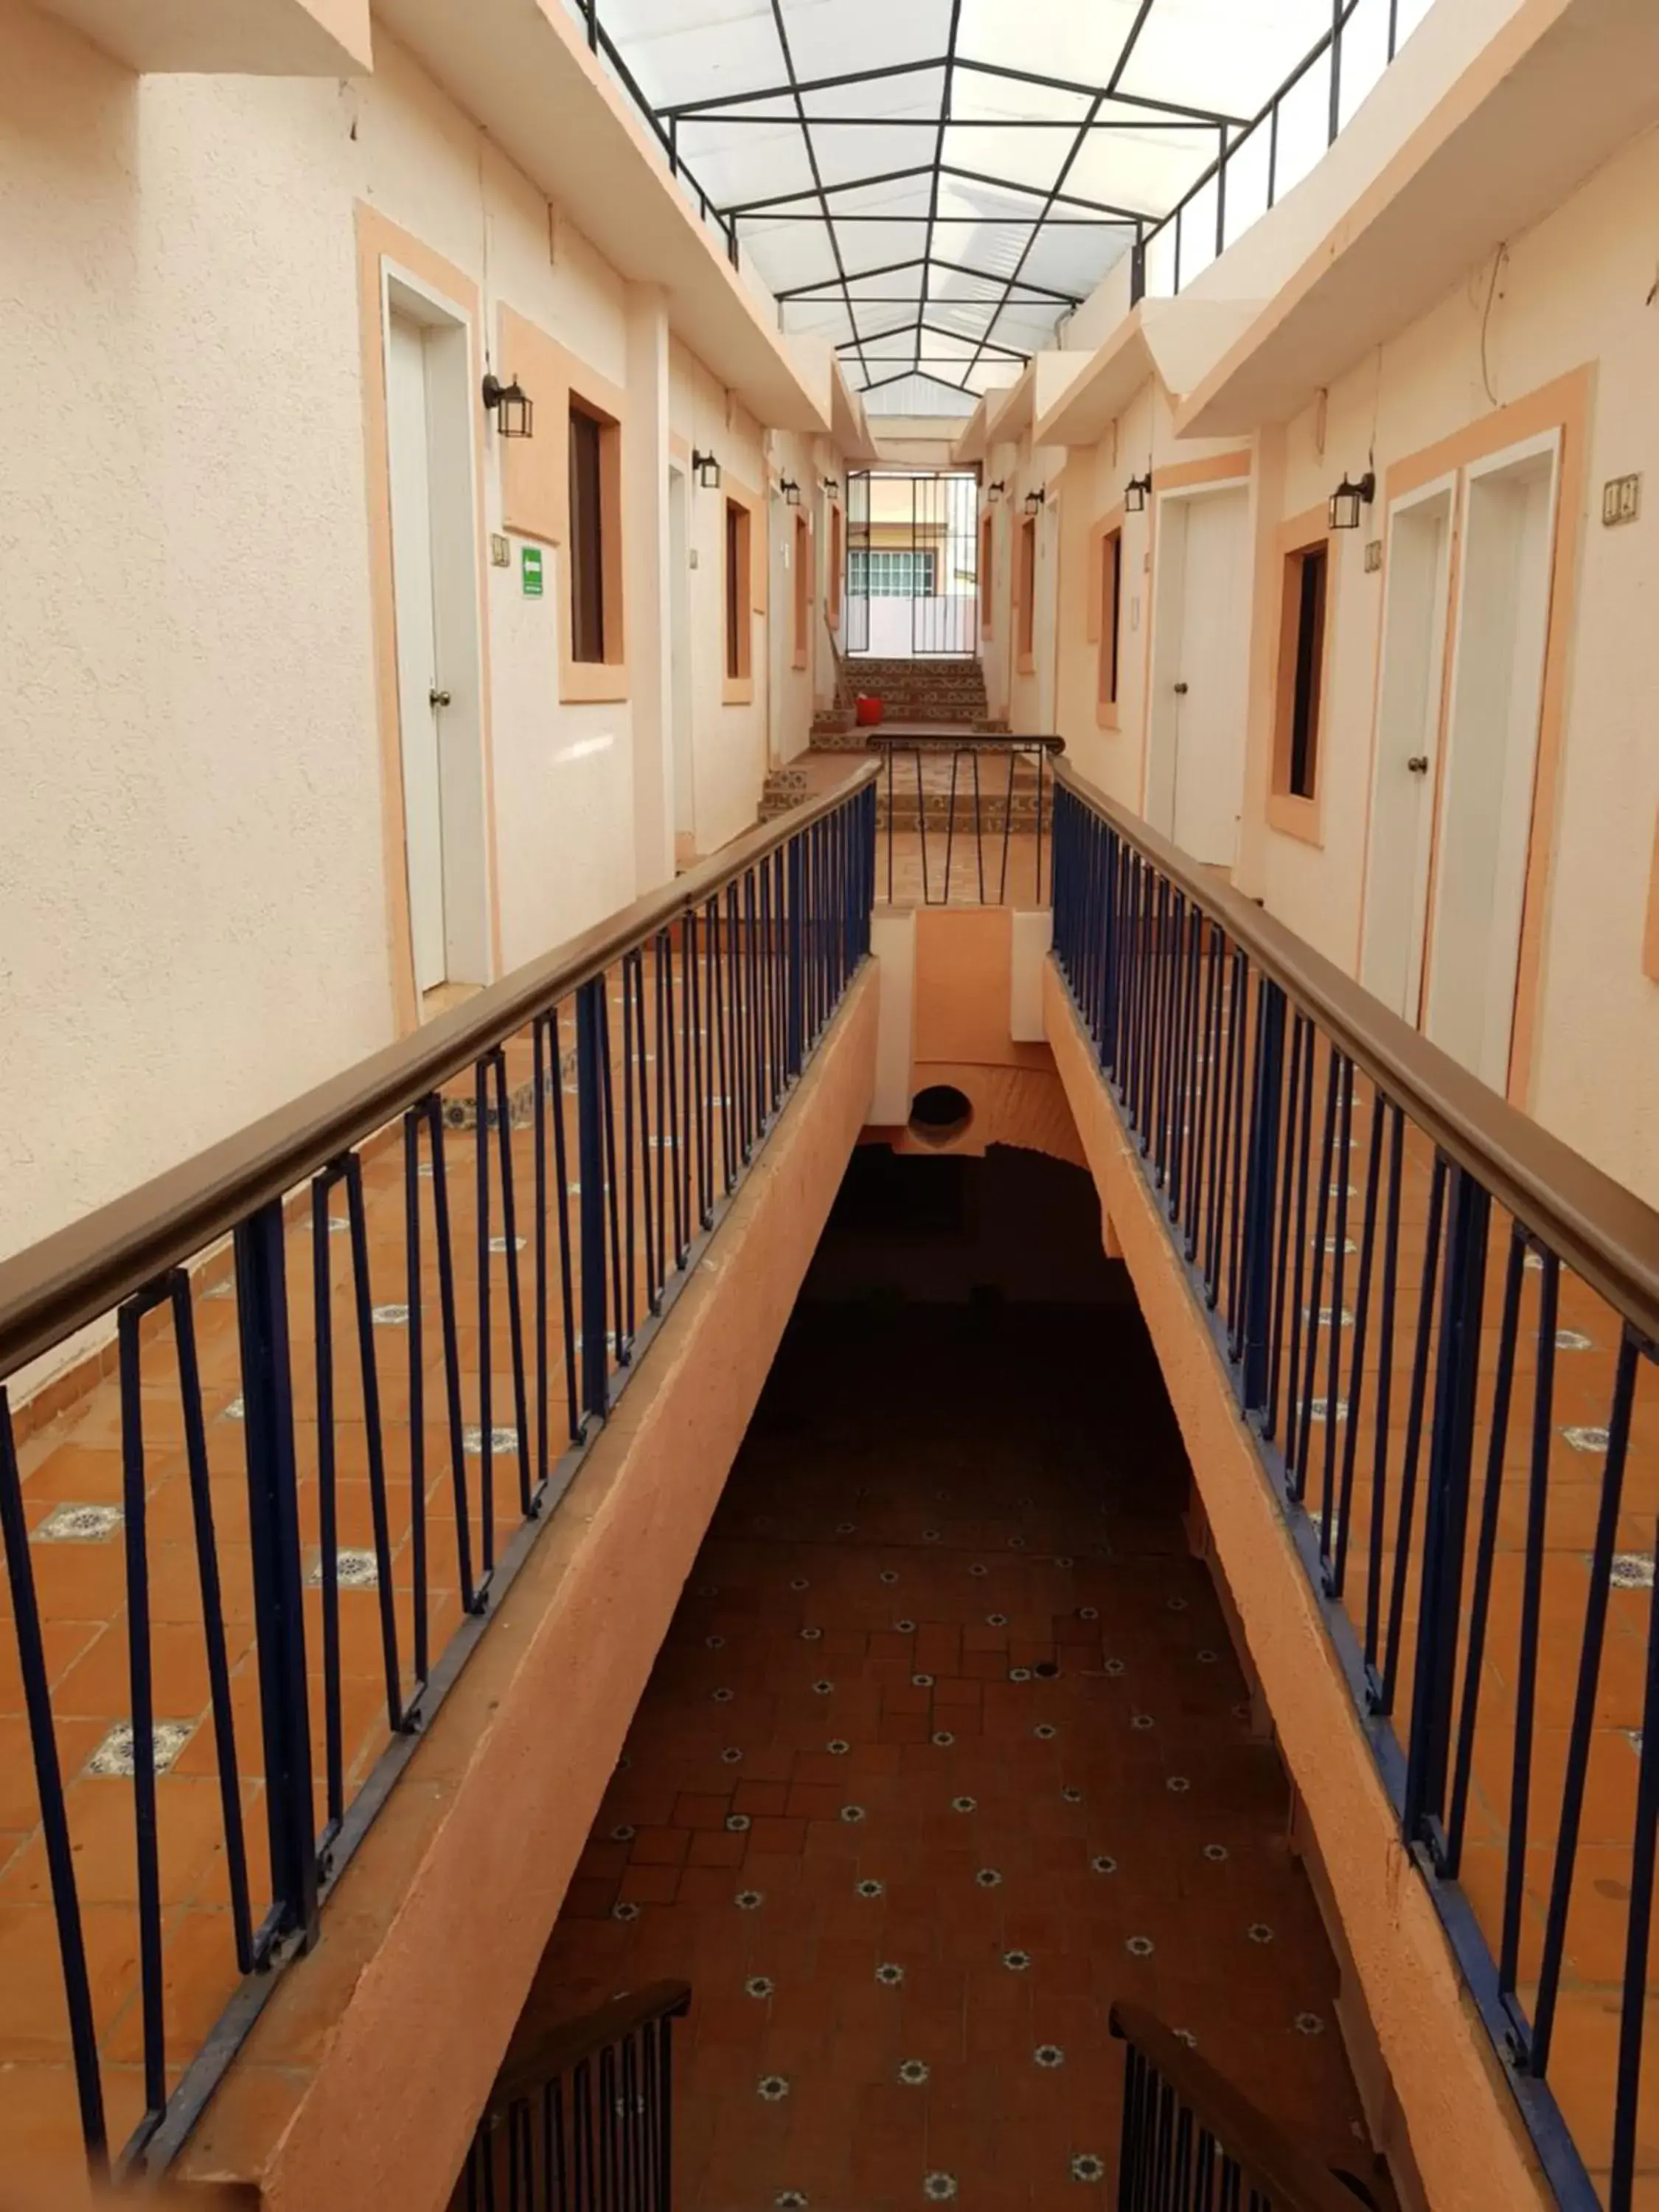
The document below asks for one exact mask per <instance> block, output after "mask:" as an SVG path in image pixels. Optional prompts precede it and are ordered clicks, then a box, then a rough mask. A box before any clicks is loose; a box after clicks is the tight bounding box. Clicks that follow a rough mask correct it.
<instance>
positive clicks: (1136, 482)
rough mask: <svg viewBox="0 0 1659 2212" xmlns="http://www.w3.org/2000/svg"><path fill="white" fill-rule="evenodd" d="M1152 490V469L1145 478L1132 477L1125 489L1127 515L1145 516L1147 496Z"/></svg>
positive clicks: (1124, 497)
mask: <svg viewBox="0 0 1659 2212" xmlns="http://www.w3.org/2000/svg"><path fill="white" fill-rule="evenodd" d="M1151 490H1152V471H1151V470H1150V469H1148V470H1147V471H1146V475H1145V476H1144V477H1130V479H1129V481H1128V483H1126V484H1125V485H1124V487H1123V512H1124V513H1125V514H1144V513H1146V498H1147V495H1148V493H1149V492H1150V491H1151Z"/></svg>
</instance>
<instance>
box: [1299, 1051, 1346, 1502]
mask: <svg viewBox="0 0 1659 2212" xmlns="http://www.w3.org/2000/svg"><path fill="white" fill-rule="evenodd" d="M1310 1078H1311V1069H1310ZM1340 1088H1341V1076H1340V1064H1339V1060H1338V1054H1337V1049H1336V1047H1335V1046H1334V1045H1332V1047H1331V1048H1330V1050H1329V1054H1328V1057H1327V1060H1326V1063H1325V1115H1324V1128H1323V1133H1322V1136H1321V1138H1320V1146H1319V1187H1318V1195H1317V1197H1316V1200H1315V1202H1314V1234H1313V1278H1312V1281H1311V1283H1310V1286H1309V1291H1308V1315H1307V1320H1308V1356H1307V1364H1306V1365H1305V1366H1304V1369H1303V1373H1302V1398H1301V1403H1300V1406H1299V1407H1298V1413H1299V1420H1298V1425H1297V1431H1296V1457H1295V1460H1294V1462H1290V1472H1291V1474H1292V1476H1293V1478H1294V1479H1293V1480H1292V1482H1291V1497H1292V1498H1297V1499H1301V1498H1304V1497H1305V1496H1306V1495H1307V1489H1308V1459H1309V1454H1310V1445H1311V1441H1312V1432H1313V1399H1314V1382H1315V1379H1316V1376H1317V1375H1318V1372H1319V1332H1320V1328H1321V1327H1322V1323H1321V1322H1320V1318H1319V1316H1320V1309H1321V1307H1322V1304H1323V1303H1324V1291H1325V1244H1326V1237H1325V1225H1326V1222H1327V1220H1328V1210H1329V1206H1330V1194H1331V1164H1332V1162H1333V1160H1334V1157H1335V1152H1336V1111H1337V1094H1338V1092H1339V1091H1340ZM1305 1171H1306V1164H1305V1163H1304V1173H1305ZM1298 1226H1299V1224H1298ZM1325 1410H1326V1414H1327V1418H1329V1416H1330V1414H1331V1413H1332V1411H1333V1409H1332V1408H1331V1407H1326V1409H1325Z"/></svg>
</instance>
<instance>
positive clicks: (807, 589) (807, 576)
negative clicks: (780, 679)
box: [794, 514, 812, 668]
mask: <svg viewBox="0 0 1659 2212" xmlns="http://www.w3.org/2000/svg"><path fill="white" fill-rule="evenodd" d="M811 625H812V532H811V530H810V528H809V527H808V526H807V521H806V517H805V515H804V514H798V515H797V516H796V517H795V651H794V665H795V666H796V667H797V668H805V665H806V655H807V647H808V645H809V643H810V642H811Z"/></svg>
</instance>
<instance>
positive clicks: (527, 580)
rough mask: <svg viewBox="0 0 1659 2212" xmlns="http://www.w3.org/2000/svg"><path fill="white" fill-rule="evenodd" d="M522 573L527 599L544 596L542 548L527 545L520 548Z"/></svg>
mask: <svg viewBox="0 0 1659 2212" xmlns="http://www.w3.org/2000/svg"><path fill="white" fill-rule="evenodd" d="M519 560H520V575H521V576H522V578H523V580H524V595H525V597H526V599H540V597H541V596H542V549H541V547H540V546H539V545H526V546H523V547H521V548H520V553H519Z"/></svg>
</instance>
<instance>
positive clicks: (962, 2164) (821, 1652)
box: [521, 1299, 1368, 2212]
mask: <svg viewBox="0 0 1659 2212" xmlns="http://www.w3.org/2000/svg"><path fill="white" fill-rule="evenodd" d="M1187 1480H1188V1478H1187V1471H1186V1468H1185V1464H1184V1461H1183V1458H1182V1449H1181V1445H1180V1441H1179V1437H1178V1435H1177V1432H1176V1428H1175V1425H1174V1422H1173V1419H1172V1417H1171V1415H1170V1410H1169V1407H1168V1404H1167V1401H1166V1400H1165V1398H1164V1393H1163V1389H1162V1384H1161V1382H1160V1380H1159V1377H1158V1370H1157V1366H1156V1363H1155V1361H1154V1359H1153V1357H1152V1352H1151V1349H1150V1346H1149V1345H1148V1343H1147V1341H1146V1338H1145V1335H1144V1334H1143V1333H1142V1331H1141V1328H1140V1326H1139V1321H1138V1319H1137V1317H1136V1316H1135V1315H1134V1312H1133V1308H1132V1307H1131V1306H1128V1305H1127V1304H1115V1305H1114V1304H1108V1305H1094V1306H1091V1307H1088V1308H1079V1309H1060V1308H1038V1307H1030V1306H1026V1307H1019V1306H1014V1305H1006V1304H1002V1303H1001V1302H1000V1301H999V1300H991V1301H983V1300H981V1301H979V1302H975V1303H969V1304H959V1305H955V1306H936V1307H924V1306H920V1305H906V1304H902V1302H900V1301H896V1300H892V1299H889V1300H886V1301H884V1302H882V1301H878V1302H866V1304H853V1305H843V1306H838V1307H829V1306H816V1307H814V1306H805V1305H804V1306H803V1307H802V1308H801V1309H800V1310H799V1311H798V1313H797V1315H796V1316H795V1319H794V1321H793V1323H792V1325H791V1327H790V1329H789V1332H788V1334H787V1337H786V1340H785V1343H784V1346H783V1350H782V1352H781V1355H780V1358H779V1359H778V1362H777V1364H776V1366H775V1370H774V1372H773V1376H772V1378H771V1381H770V1383H769V1388H768V1390H767V1393H766V1395H765V1398H764V1400H763V1403H762V1406H761V1407H760V1409H759V1411H758V1413H757V1418H756V1420H755V1422H754V1425H753V1426H752V1428H751V1431H750V1436H749V1438H748V1440H747V1443H745V1446H744V1449H743V1452H742V1454H741V1455H740V1457H739V1460H738V1464H737V1466H736V1468H735V1469H734V1471H733V1474H732V1479H731V1481H730V1483H729V1485H728V1486H727V1490H726V1496H725V1498H724V1501H723V1503H722V1505H721V1507H720V1512H719V1514H718V1516H717V1518H716V1520H715V1522H714V1526H713V1528H711V1530H710V1532H709V1534H708V1539H707V1541H706V1542H705V1544H704V1546H703V1547H702V1554H701V1556H700V1558H699V1560H698V1562H697V1565H696V1569H695V1570H694V1572H693V1574H692V1577H691V1578H690V1583H689V1585H688V1587H687V1589H686V1592H685V1595H684V1601H683V1603H682V1605H681V1607H680V1609H679V1612H678V1617H677V1619H676V1620H675V1622H674V1624H673V1626H672V1628H671V1631H670V1633H669V1636H668V1638H667V1640H666V1642H665V1645H664V1647H663V1650H662V1651H661V1654H660V1656H659V1660H658V1662H657V1666H656V1668H655V1671H654V1673H653V1677H652V1680H651V1682H650V1685H649V1687H648V1689H647V1692H646V1694H645V1697H644V1699H643V1701H642V1703H641V1706H640V1709H639V1711H638V1713H637V1715H636V1717H635V1723H634V1727H633V1729H632V1732H631V1735H630V1736H629V1741H628V1745H627V1747H626V1751H625V1753H624V1754H623V1759H622V1761H621V1763H620V1765H619V1767H618V1770H617V1774H616V1777H615V1780H614V1783H613V1785H612V1787H611V1791H610V1793H609V1795H608V1796H607V1798H606V1800H605V1804H604V1807H603V1808H602V1810H601V1812H600V1814H599V1819H598V1820H597V1822H596V1823H595V1826H594V1828H593V1832H592V1838H591V1840H590V1843H589V1844H588V1847H587V1850H586V1855H585V1857H584V1858H583V1861H582V1863H581V1866H580V1872H579V1875H578V1878H577V1880H576V1881H575V1882H574V1886H573V1888H572V1890H571V1893H570V1894H569V1897H568V1900H567V1904H566V1906H565V1909H564V1912H563V1914H562V1917H561V1920H560V1922H559V1924H558V1926H557V1928H556V1931H555V1933H554V1936H553V1938H552V1941H551V1942H550V1948H549V1950H548V1953H547V1954H546V1957H545V1959H544V1962H543V1966H542V1968H541V1970H540V1973H539V1976H538V1983H537V1987H536V1989H535V1990H534V1992H533V1993H532V2000H531V2003H530V2005H529V2007H528V2008H527V2011H526V2027H525V2030H521V2033H525V2032H527V2031H528V2030H529V2029H530V2027H532V2024H533V2025H537V2026H544V2025H546V2024H548V2023H550V2022H551V2021H556V2020H559V2019H562V2018H568V2017H572V2016H574V2015H577V2014H579V2013H580V2012H582V2011H584V2010H586V2008H589V2007H590V2006H592V2005H593V2004H596V2003H599V2002H604V2001H605V2000H606V1999H608V1998H610V1997H611V1996H613V1995H614V1994H616V1993H617V1991H619V1990H623V1989H626V1988H630V1987H638V1986H640V1985H641V1984H645V1983H647V1982H649V1981H652V1980H654V1979H657V1978H668V1977H683V1978H685V1979H687V1980H689V1981H690V1984H691V1985H692V1990H693V1996H692V2004H691V2011H690V2017H689V2019H688V2020H687V2021H685V2022H684V2025H683V2027H682V2029H681V2031H680V2033H679V2043H678V2049H679V2053H680V2057H679V2061H678V2081H677V2093H676V2115H675V2126H676V2151H675V2162H676V2168H677V2190H678V2203H679V2204H680V2206H681V2207H682V2208H684V2212H748V2208H755V2209H756V2212H759V2208H763V2207H769V2206H777V2207H782V2208H787V2207H791V2206H793V2207H801V2206H806V2205H810V2206H811V2208H812V2212H884V2208H887V2207H895V2208H897V2207H906V2206H913V2205H921V2204H924V2203H928V2202H930V2201H931V2202H940V2201H946V2200H950V2199H956V2200H957V2201H959V2202H960V2203H962V2204H963V2206H964V2207H975V2208H978V2207H996V2208H999V2212H1002V2209H1003V2208H1015V2207H1018V2208H1020V2209H1021V2212H1026V2208H1030V2212H1039V2208H1046V2207H1048V2206H1052V2205H1056V2204H1064V2203H1071V2202H1075V2203H1078V2204H1079V2206H1083V2205H1086V2204H1088V2203H1095V2204H1097V2205H1102V2204H1104V2203H1108V2202H1109V2201H1111V2199H1110V2196H1109V2192H1110V2191H1112V2189H1113V2187H1114V2184H1115V2170H1116V2148H1117V2138H1118V2113H1119V2106H1120V2102H1121V2076H1122V2067H1123V2055H1122V2048H1121V2045H1117V2044H1115V2042H1114V2041H1113V2039H1111V2037H1110V2035H1109V2030H1108V2020H1107V2016H1108V2010H1109V2005H1110V2003H1111V2002H1112V2001H1113V2000H1114V1999H1115V1998H1122V1999H1127V2000H1133V2002H1138V2003H1139V2004H1141V2005H1143V2006H1146V2007H1147V2008H1151V2009H1152V2011H1154V2012H1155V2013H1156V2014H1158V2015H1159V2016H1160V2017H1161V2018H1162V2019H1163V2020H1164V2021H1165V2022H1166V2023H1167V2024H1168V2025H1169V2026H1170V2027H1172V2028H1174V2029H1176V2030H1178V2031H1179V2032H1180V2033H1182V2036H1183V2037H1184V2038H1186V2039H1190V2040H1192V2041H1193V2042H1194V2043H1195V2045H1196V2046H1197V2048H1198V2049H1199V2050H1200V2051H1202V2052H1203V2053H1204V2055H1205V2056H1206V2057H1207V2058H1208V2059H1209V2060H1210V2061H1211V2063H1212V2064H1213V2065H1215V2066H1216V2067H1218V2069H1220V2070H1221V2071H1222V2072H1223V2073H1225V2074H1226V2075H1229V2076H1230V2077H1231V2079H1232V2081H1234V2082H1235V2083H1236V2085H1237V2087H1239V2088H1240V2089H1241V2090H1243V2092H1244V2093H1246V2094H1247V2095H1248V2096H1249V2097H1250V2098H1251V2099H1253V2100H1255V2102H1256V2104H1257V2105H1258V2106H1260V2107H1261V2110H1262V2111H1263V2112H1264V2113H1265V2114H1266V2115H1267V2117H1268V2118H1271V2119H1272V2120H1273V2121H1274V2122H1275V2123H1276V2124H1278V2125H1279V2127H1280V2128H1282V2129H1283V2130H1285V2132H1286V2133H1288V2134H1289V2135H1290V2136H1291V2137H1292V2138H1293V2139H1294V2140H1296V2141H1297V2142H1298V2143H1299V2144H1300V2145H1301V2146H1302V2147H1303V2148H1305V2149H1306V2150H1307V2151H1309V2152H1310V2153H1314V2154H1318V2155H1319V2156H1320V2157H1322V2158H1323V2159H1325V2160H1334V2161H1338V2162H1340V2163H1342V2164H1344V2165H1346V2166H1348V2167H1349V2168H1350V2169H1351V2170H1353V2171H1355V2172H1360V2173H1364V2172H1366V2171H1367V2166H1368V2154H1367V2153H1366V2151H1365V2149H1364V2145H1363V2143H1362V2142H1361V2140H1360V2137H1359V2127H1358V2100H1357V2096H1356V2093H1355V2089H1354V2086H1353V2082H1352V2077H1351V2075H1350V2074H1349V2071H1348V2068H1347V2064H1346V2059H1345V2057H1344V2053H1343V2049H1342V2045H1341V2043H1340V2039H1339V2036H1338V2034H1337V2030H1336V2021H1335V2016H1334V2004H1333V2001H1334V1996H1335V1992H1336V1988H1337V1979H1338V1976H1337V1968H1336V1965H1335V1962H1334V1958H1333V1956H1332V1954H1331V1951H1330V1948H1329V1947H1328V1943H1327V1941H1326V1938H1325V1935H1324V1932H1323V1929H1322V1924H1321V1921H1320V1917H1319V1914H1318V1911H1317V1908H1316V1904H1315V1900H1314V1896H1313V1893H1312V1890H1311V1888H1310V1883H1309V1881H1308V1879H1307V1877H1306V1875H1305V1874H1304V1870H1303V1869H1302V1867H1301V1866H1300V1864H1299V1863H1297V1860H1296V1859H1295V1857H1293V1856H1292V1854H1291V1849H1290V1845H1289V1842H1288V1838H1287V1829H1288V1820H1287V1805H1288V1792H1287V1786H1286V1783H1285V1776H1284V1773H1283V1771H1282V1769H1281V1767H1280V1765H1279V1759H1278V1757H1277V1754H1276V1753H1275V1752H1274V1751H1273V1748H1272V1747H1271V1745H1269V1744H1267V1743H1266V1742H1264V1741H1261V1740H1260V1739H1259V1737H1258V1736H1257V1735H1254V1734H1253V1732H1252V1728H1251V1719H1250V1706H1249V1700H1248V1697H1247V1692H1246V1686H1245V1683H1244V1680H1243V1677H1242V1675H1241V1673H1240V1670H1239V1668H1238V1665H1237V1662H1236V1661H1235V1658H1234V1656H1233V1653H1232V1650H1231V1645H1230V1644H1229V1640H1228V1635H1227V1631H1226V1628H1225V1626H1224V1622H1223V1618H1222V1613H1221V1610H1220V1607H1219V1605H1218V1601H1217V1597H1216V1595H1215V1594H1214V1591H1213V1589H1212V1585H1211V1583H1210V1579H1209V1576H1208V1573H1207V1571H1206V1569H1205V1568H1204V1566H1203V1565H1200V1563H1198V1562H1197V1561H1195V1560H1194V1559H1193V1558H1192V1557H1191V1556H1190V1554H1189V1552H1188V1545H1187V1542H1186V1539H1185V1534H1184V1528H1183V1522H1182V1509H1183V1506H1184V1504H1185V1500H1186V1489H1187Z"/></svg>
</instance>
